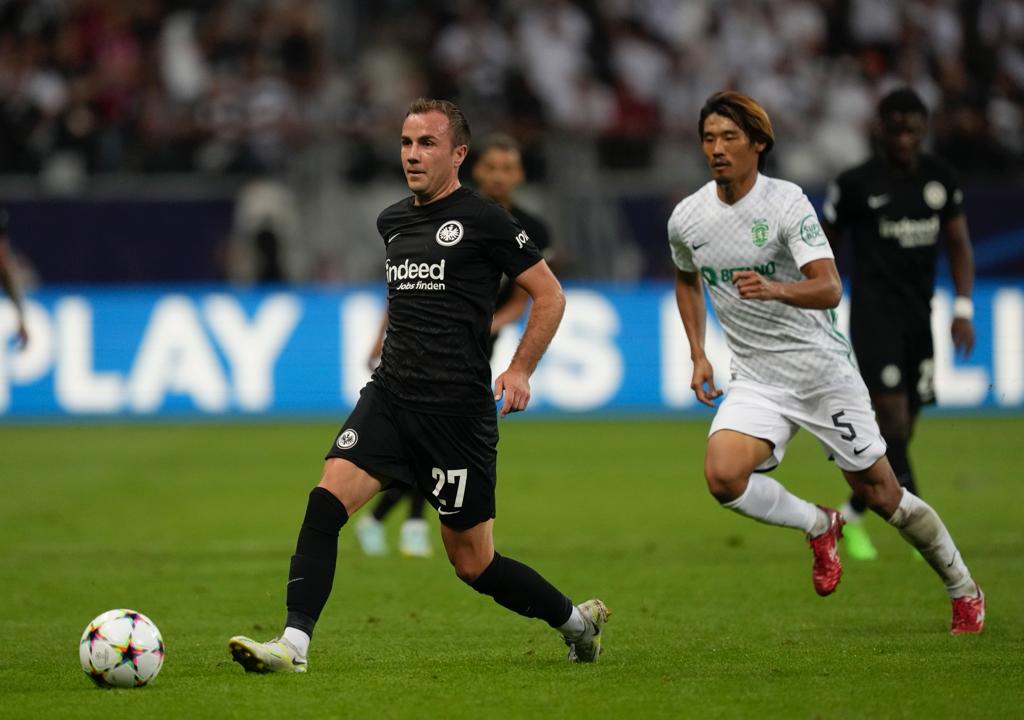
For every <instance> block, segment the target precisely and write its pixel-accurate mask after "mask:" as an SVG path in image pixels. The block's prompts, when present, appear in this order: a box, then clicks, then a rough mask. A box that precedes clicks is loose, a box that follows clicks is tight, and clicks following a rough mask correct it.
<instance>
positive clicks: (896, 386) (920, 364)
mask: <svg viewBox="0 0 1024 720" xmlns="http://www.w3.org/2000/svg"><path fill="white" fill-rule="evenodd" d="M850 334H851V335H852V337H851V340H852V341H853V351H854V353H856V355H857V365H858V367H859V368H860V374H861V377H863V378H864V384H865V385H867V386H868V391H869V392H870V393H871V394H872V395H879V394H884V393H906V394H907V396H908V397H909V398H910V406H911V409H912V410H914V411H916V410H917V409H919V408H920V407H921V406H922V405H931V404H933V403H934V402H935V351H934V348H933V345H932V329H931V325H930V323H929V322H928V321H927V319H926V320H925V321H924V322H915V323H912V324H909V323H908V324H907V325H905V326H904V327H902V328H900V327H898V326H897V327H894V326H893V325H891V324H887V323H884V322H879V321H877V319H876V320H874V321H868V320H864V321H857V320H854V319H853V318H851V324H850Z"/></svg>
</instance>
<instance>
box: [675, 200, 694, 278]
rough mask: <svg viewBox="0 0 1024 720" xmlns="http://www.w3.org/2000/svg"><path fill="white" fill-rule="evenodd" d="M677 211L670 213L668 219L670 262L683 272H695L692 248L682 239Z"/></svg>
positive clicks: (682, 234)
mask: <svg viewBox="0 0 1024 720" xmlns="http://www.w3.org/2000/svg"><path fill="white" fill-rule="evenodd" d="M681 224H682V223H681V222H680V219H679V217H678V214H677V213H672V217H670V218H669V219H668V248H669V250H670V251H671V253H672V262H673V263H675V265H676V267H677V268H679V269H680V270H682V271H683V272H690V273H693V272H697V265H696V264H695V263H694V262H693V250H691V249H690V246H689V245H688V244H687V243H686V242H685V241H684V239H683V236H684V233H683V230H682V227H681Z"/></svg>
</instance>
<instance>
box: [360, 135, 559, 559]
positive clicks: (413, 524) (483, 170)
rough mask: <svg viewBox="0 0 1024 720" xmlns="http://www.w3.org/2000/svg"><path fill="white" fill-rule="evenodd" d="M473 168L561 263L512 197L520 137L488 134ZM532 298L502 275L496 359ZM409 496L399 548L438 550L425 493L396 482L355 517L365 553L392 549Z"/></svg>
mask: <svg viewBox="0 0 1024 720" xmlns="http://www.w3.org/2000/svg"><path fill="white" fill-rule="evenodd" d="M472 174H473V180H474V181H475V182H476V185H477V191H478V192H480V194H481V195H484V196H485V197H489V198H490V199H491V200H494V201H495V202H496V203H498V204H499V205H501V206H502V207H503V208H505V210H506V211H508V213H509V214H510V215H511V216H512V217H513V218H515V220H516V222H518V223H519V225H520V226H522V228H523V230H525V231H526V234H527V235H529V237H530V240H532V241H533V244H534V245H536V246H537V249H538V250H540V252H541V254H542V255H543V256H544V259H545V261H547V263H548V265H550V266H552V268H553V269H557V265H556V262H555V260H556V258H555V253H554V252H553V249H552V248H551V240H550V234H549V233H548V228H547V226H546V225H545V224H544V222H543V221H542V220H540V218H538V217H536V216H535V215H533V214H531V213H529V212H527V211H526V210H524V209H523V208H521V207H520V206H518V205H516V204H514V203H513V201H512V193H513V192H515V190H516V188H518V187H519V186H520V185H521V184H522V183H523V181H524V180H525V179H526V175H525V172H524V170H523V160H522V155H521V151H520V148H519V143H517V142H516V140H515V139H514V138H512V137H511V136H509V135H504V134H501V133H495V134H492V135H489V136H488V137H486V138H485V139H484V140H483V142H482V143H481V148H480V150H479V151H478V152H477V154H476V160H475V161H474V163H473V168H472ZM529 301H530V296H529V295H528V294H527V292H526V291H525V290H524V289H523V288H521V287H519V285H517V284H516V283H515V281H513V280H512V279H511V278H509V277H508V276H507V275H504V274H503V275H502V276H501V281H500V284H499V286H498V296H497V299H496V301H495V308H494V318H493V319H492V320H491V333H490V341H489V346H488V350H487V354H488V356H490V357H491V358H492V359H493V355H494V343H495V342H496V341H497V339H498V335H499V333H500V332H501V329H502V328H504V327H506V326H508V325H511V324H513V323H516V322H518V321H519V320H520V318H522V316H523V313H525V312H526V308H527V306H528V305H529ZM386 328H387V313H385V316H384V319H383V321H382V324H381V329H380V334H379V335H378V337H377V340H376V342H375V343H374V347H373V348H372V350H371V351H370V358H369V366H370V369H371V370H372V369H373V368H375V367H376V366H377V363H378V362H380V353H381V349H382V347H383V344H384V332H385V330H386ZM406 496H408V498H409V503H410V507H409V517H408V519H407V520H405V522H403V523H402V527H401V530H400V532H399V552H401V553H402V555H405V556H407V557H429V556H431V555H432V554H433V548H432V547H431V545H430V536H429V531H428V528H427V521H426V520H424V519H423V510H424V507H425V504H426V501H425V500H424V498H423V495H422V494H421V493H418V492H416V491H414V490H411V489H408V490H407V489H405V488H393V489H391V490H389V491H387V492H386V493H384V494H382V495H381V497H380V500H378V501H377V504H376V505H375V506H374V508H373V512H372V513H370V514H369V515H366V516H364V517H362V518H360V520H359V522H358V523H356V538H357V539H358V540H359V547H361V548H362V550H363V552H364V553H366V554H367V555H373V556H376V555H386V554H387V552H388V543H387V539H386V538H385V536H384V525H383V521H384V518H386V517H387V515H388V513H390V512H391V510H392V509H394V507H395V506H396V505H398V504H399V503H400V502H401V501H402V498H404V497H406Z"/></svg>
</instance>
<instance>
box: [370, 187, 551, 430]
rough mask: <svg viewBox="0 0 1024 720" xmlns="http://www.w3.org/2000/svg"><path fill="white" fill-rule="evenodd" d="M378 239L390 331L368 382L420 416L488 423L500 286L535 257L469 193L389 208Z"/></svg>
mask: <svg viewBox="0 0 1024 720" xmlns="http://www.w3.org/2000/svg"><path fill="white" fill-rule="evenodd" d="M377 230H378V231H379V232H380V235H381V238H382V239H383V240H384V244H385V252H386V255H387V258H386V260H385V261H384V272H385V275H386V277H387V283H388V327H387V334H386V335H385V338H384V347H383V350H382V352H381V359H380V364H379V365H378V366H377V369H376V370H375V371H374V373H373V379H374V381H375V382H377V383H379V384H380V385H381V386H383V387H384V388H385V389H386V390H387V391H388V392H390V393H391V394H392V395H393V396H394V397H395V398H396V402H398V403H399V404H401V405H402V406H404V407H408V408H410V409H413V410H417V411H420V412H427V413H435V414H441V415H463V416H481V415H487V414H491V413H493V412H494V408H495V405H494V396H493V393H492V390H491V367H490V363H489V357H488V351H489V342H488V340H489V337H490V326H491V318H492V316H493V315H494V303H495V297H496V295H497V292H498V281H499V279H500V278H501V275H502V273H504V274H506V275H508V276H509V277H513V278H514V277H516V276H518V275H519V274H520V273H522V272H523V271H524V270H527V269H529V268H530V267H532V266H533V265H535V264H536V263H537V262H538V261H540V260H541V255H540V252H539V251H538V250H537V247H536V246H535V245H534V243H533V241H532V240H531V239H530V237H529V236H528V234H527V233H526V231H525V230H523V228H522V227H521V226H520V225H519V224H518V223H517V222H516V221H515V220H514V219H513V218H512V216H510V215H509V214H508V213H507V212H506V211H505V210H504V208H502V207H501V206H499V205H498V204H497V203H495V202H493V201H491V200H488V199H486V198H484V197H482V196H480V195H478V194H477V193H476V192H474V191H472V190H469V189H467V188H459V189H458V190H456V191H455V192H453V193H452V194H450V195H448V196H446V197H444V198H441V199H440V200H437V201H435V202H432V203H428V204H427V205H422V206H420V205H414V204H413V199H412V198H411V197H409V198H406V199H405V200H402V201H401V202H398V203H395V204H394V205H392V206H391V207H389V208H387V209H386V210H384V211H383V212H382V213H381V214H380V216H379V217H378V218H377Z"/></svg>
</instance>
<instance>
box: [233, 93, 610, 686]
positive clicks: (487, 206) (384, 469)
mask: <svg viewBox="0 0 1024 720" xmlns="http://www.w3.org/2000/svg"><path fill="white" fill-rule="evenodd" d="M469 139H470V133H469V126H468V124H467V123H466V120H465V118H464V117H463V115H462V112H461V111H460V110H459V109H458V108H457V107H456V106H455V105H454V104H453V103H451V102H448V101H445V100H430V99H419V100H417V101H415V102H413V103H412V105H410V106H409V110H408V113H407V114H406V118H405V122H404V123H403V125H402V135H401V143H402V151H401V157H402V169H403V170H404V171H405V176H406V182H407V184H408V185H409V189H410V190H412V193H413V196H412V197H411V198H407V199H405V200H402V201H400V202H398V203H396V204H394V205H392V206H391V207H389V208H387V209H385V210H384V211H383V212H382V213H381V214H380V217H378V219H377V229H378V231H379V232H380V236H381V238H382V239H383V241H384V243H385V246H386V254H387V259H386V260H385V262H384V270H385V275H386V277H387V283H388V328H387V334H386V337H385V340H384V348H383V351H382V353H381V361H380V364H379V365H378V366H377V369H376V370H375V371H374V373H373V376H372V378H371V380H370V382H369V383H367V385H366V386H365V387H364V388H363V390H362V393H361V395H360V398H359V401H358V402H357V403H356V406H355V408H353V410H352V414H351V415H349V417H348V419H347V420H346V421H345V424H344V425H343V426H342V428H341V430H340V431H339V432H338V435H337V437H336V439H335V441H334V444H333V445H332V446H331V449H330V451H329V452H328V453H327V457H326V460H325V463H324V470H323V474H322V476H321V479H320V484H319V485H318V486H317V487H315V488H313V490H312V492H310V494H309V502H308V504H307V507H306V515H305V518H304V520H303V522H302V527H301V528H300V530H299V537H298V541H297V543H296V548H295V554H294V555H293V556H292V560H291V567H290V570H289V575H288V583H287V608H288V615H287V620H286V622H285V630H284V632H283V634H282V635H281V636H280V637H279V638H275V639H273V640H271V641H269V642H265V643H261V642H256V641H254V640H251V639H249V638H246V637H241V636H238V637H233V638H231V640H230V641H229V646H230V649H231V653H232V656H233V657H234V659H235V660H236V661H237V662H239V663H240V664H241V665H242V666H243V667H244V668H245V669H246V670H247V671H252V672H305V670H306V657H307V652H308V646H309V640H310V637H311V636H312V634H313V627H314V625H315V624H316V621H317V620H318V618H319V617H320V612H321V610H323V607H324V605H325V604H326V602H327V598H328V596H329V595H330V592H331V587H332V585H333V582H334V571H335V564H336V560H337V552H338V533H339V531H340V530H341V527H342V526H343V525H344V524H345V523H346V522H347V521H348V518H349V516H350V515H351V514H352V513H354V512H355V511H356V510H358V509H359V508H360V507H362V506H363V505H364V504H366V502H367V501H369V500H370V499H371V498H373V496H374V495H376V494H377V493H378V492H380V490H381V489H382V488H384V487H389V486H391V485H395V484H403V485H409V486H412V487H415V488H418V489H419V491H420V492H421V493H423V495H424V496H426V498H427V500H428V502H429V503H430V504H431V505H432V506H433V507H434V508H435V509H436V510H437V513H438V515H439V516H440V519H441V540H442V542H443V544H444V547H445V551H446V552H447V554H448V559H449V561H450V562H451V564H452V565H453V566H454V568H455V573H456V575H457V576H458V577H459V579H461V580H462V581H463V582H465V583H466V584H468V585H469V586H470V587H472V588H473V589H474V590H476V591H477V592H479V593H482V594H484V595H489V596H491V597H492V598H493V599H494V600H495V601H496V602H497V603H499V604H500V605H502V606H504V607H506V608H508V609H509V610H512V611H514V612H517V613H519V614H520V615H524V616H526V617H532V618H539V619H541V620H544V621H545V622H547V623H548V624H549V625H550V626H551V627H553V628H556V629H557V630H559V631H560V632H561V634H562V636H563V638H564V640H565V643H566V644H567V645H568V646H569V659H570V660H571V661H576V662H593V661H595V660H597V658H598V656H599V654H600V651H601V639H602V638H601V629H602V627H603V625H604V623H605V621H606V620H607V617H608V610H607V608H605V606H604V604H603V603H602V602H601V601H600V600H596V599H594V600H588V601H587V602H584V603H581V604H580V605H576V606H574V605H573V603H572V601H571V600H570V599H569V598H568V597H566V596H565V595H564V594H563V593H561V592H560V591H559V590H558V589H557V588H555V587H554V586H553V585H551V583H549V582H548V581H547V580H545V579H544V578H543V577H541V576H540V575H539V574H538V573H537V572H536V571H534V570H533V569H531V568H529V567H527V566H526V565H524V564H522V563H520V562H517V561H516V560H513V559H511V558H508V557H504V556H502V555H500V554H498V553H497V552H495V550H494V540H493V525H494V517H495V493H494V490H495V485H496V460H497V444H498V427H497V418H496V412H495V402H496V401H498V400H501V411H500V413H501V415H502V416H504V415H506V414H508V413H510V412H516V411H521V410H525V409H526V407H527V405H528V403H529V401H530V383H529V379H530V375H531V374H532V373H533V371H534V369H535V368H536V366H537V363H538V362H539V361H540V358H541V356H542V355H543V354H544V351H545V350H546V349H547V346H548V344H549V343H550V341H551V338H552V337H553V336H554V333H555V330H556V329H557V328H558V324H559V322H560V321H561V317H562V313H563V311H564V309H565V297H564V295H563V294H562V289H561V286H560V285H559V283H558V280H557V279H555V276H554V275H553V274H552V273H551V271H550V269H549V268H548V266H547V263H545V262H544V261H543V259H542V258H541V256H540V253H539V252H538V251H537V249H536V247H535V246H534V245H533V243H532V242H531V240H530V238H529V236H528V235H527V234H526V232H525V231H524V230H523V229H522V228H521V227H520V226H519V225H517V224H516V223H515V221H514V220H513V219H512V218H511V216H509V215H508V213H507V212H505V210H503V209H502V208H501V207H500V206H498V205H497V204H495V203H493V202H491V201H490V200H486V199H485V198H482V197H480V196H479V195H478V194H477V193H475V192H473V191H471V190H468V189H466V188H463V187H461V185H460V183H459V175H458V172H459V166H460V165H461V164H462V162H463V161H464V160H465V158H466V153H467V152H468V149H469ZM502 273H505V274H506V275H508V276H509V277H512V278H515V281H516V283H517V284H518V285H519V286H521V287H522V288H524V289H525V290H526V292H527V293H529V295H530V296H531V297H532V299H533V305H532V307H531V310H530V315H529V319H528V321H527V324H526V330H525V332H524V333H523V337H522V339H521V340H520V343H519V346H518V348H517V349H516V352H515V355H514V356H513V358H512V361H511V363H510V364H509V367H508V369H507V370H505V372H503V373H501V374H500V375H498V377H497V378H495V380H494V387H493V391H492V388H491V382H490V380H491V371H490V365H489V364H488V358H487V338H488V334H489V332H490V325H491V318H492V315H493V314H494V298H495V294H496V292H497V289H498V280H499V278H500V277H501V274H502Z"/></svg>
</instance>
